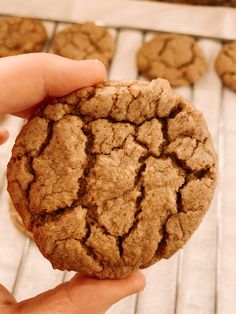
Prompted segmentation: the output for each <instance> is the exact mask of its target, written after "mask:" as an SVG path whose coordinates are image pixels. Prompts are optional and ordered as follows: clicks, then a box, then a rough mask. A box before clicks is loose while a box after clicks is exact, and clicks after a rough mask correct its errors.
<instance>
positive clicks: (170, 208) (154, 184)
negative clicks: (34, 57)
mask: <svg viewBox="0 0 236 314" xmlns="http://www.w3.org/2000/svg"><path fill="white" fill-rule="evenodd" d="M7 177H8V190H9V192H10V195H11V197H12V200H13V202H14V205H15V207H16V209H17V211H18V212H19V214H20V215H21V217H22V219H23V221H24V224H25V225H26V226H27V229H28V230H30V231H32V233H33V235H34V240H35V242H36V244H37V245H38V247H39V249H40V251H41V252H42V254H43V255H44V256H45V257H46V258H48V259H49V260H50V262H51V263H52V265H53V267H54V268H57V269H61V270H64V269H67V270H74V271H78V272H81V273H83V274H85V275H88V276H95V277H97V278H120V277H123V276H126V275H128V274H129V273H131V272H133V271H135V270H138V269H140V268H144V267H147V266H149V265H151V264H153V263H155V262H156V261H158V260H160V259H161V258H169V257H170V256H171V255H172V254H174V253H175V252H176V251H177V250H178V249H179V248H182V246H183V245H184V244H185V242H186V241H187V240H188V239H189V238H190V236H191V234H192V233H193V232H194V230H195V229H196V228H197V227H198V225H199V224H200V222H201V220H202V218H203V216H204V214H205V212H206V211H207V209H208V207H209V205H210V202H211V200H212V197H213V193H214V190H215V185H216V154H215V151H214V148H213V146H212V140H211V136H210V134H209V131H208V128H207V125H206V122H205V120H204V118H203V116H202V113H200V112H199V111H198V110H196V109H195V108H194V107H193V106H192V105H191V104H189V103H187V102H186V101H184V100H183V99H182V98H181V97H180V96H177V95H176V94H175V93H174V92H173V91H172V89H171V88H170V85H169V83H168V82H167V81H166V80H162V79H157V80H154V81H152V82H151V83H148V82H141V81H130V82H127V81H124V82H123V81H120V82H119V81H116V82H106V83H103V84H99V85H96V86H94V87H88V88H84V89H81V90H78V91H76V92H74V93H72V94H70V95H68V96H65V97H62V98H56V99H53V100H50V101H49V103H48V104H47V105H46V106H45V107H43V108H42V109H41V110H40V111H39V112H38V113H37V114H36V115H35V116H33V117H32V118H31V119H30V120H29V121H28V123H27V124H26V125H25V126H24V127H23V129H22V131H21V132H20V134H19V135H18V137H17V139H16V142H15V145H14V147H13V150H12V157H11V160H10V162H9V165H8V172H7Z"/></svg>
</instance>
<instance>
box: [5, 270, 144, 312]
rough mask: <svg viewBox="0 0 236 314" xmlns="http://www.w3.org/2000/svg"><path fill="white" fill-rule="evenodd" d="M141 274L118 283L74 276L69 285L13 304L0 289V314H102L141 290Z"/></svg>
mask: <svg viewBox="0 0 236 314" xmlns="http://www.w3.org/2000/svg"><path fill="white" fill-rule="evenodd" d="M144 286H145V279H144V276H143V275H142V273H141V272H137V273H134V274H132V275H130V276H129V277H126V278H124V279H118V280H99V279H91V278H85V277H81V276H79V275H75V277H74V278H72V279H71V280H70V281H69V282H66V283H63V284H61V285H59V286H57V287H56V288H55V289H53V290H49V291H47V292H44V293H42V294H39V295H38V296H36V297H34V298H32V299H29V300H26V301H22V302H19V303H16V301H15V299H14V298H13V296H12V295H11V294H10V293H9V292H8V291H7V290H6V289H5V288H4V287H3V286H0V313H1V314H54V313H56V314H64V313H66V314H102V313H105V311H107V310H108V309H109V307H111V306H112V305H113V304H114V303H116V302H117V301H119V300H120V299H122V298H124V297H126V296H128V295H131V294H133V293H137V292H139V291H141V290H143V289H144Z"/></svg>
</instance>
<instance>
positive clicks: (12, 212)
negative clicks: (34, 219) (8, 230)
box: [9, 200, 33, 239]
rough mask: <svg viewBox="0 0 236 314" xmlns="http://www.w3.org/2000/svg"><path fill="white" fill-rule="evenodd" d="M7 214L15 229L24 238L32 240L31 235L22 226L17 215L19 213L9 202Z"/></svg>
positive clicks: (20, 219)
mask: <svg viewBox="0 0 236 314" xmlns="http://www.w3.org/2000/svg"><path fill="white" fill-rule="evenodd" d="M9 213H10V217H11V220H12V222H13V223H14V225H15V226H16V228H17V229H18V230H19V231H20V232H22V233H23V234H24V235H25V236H26V237H28V238H30V239H33V236H32V233H31V232H30V231H28V230H27V229H26V227H25V226H24V224H23V221H22V218H21V216H20V215H19V213H18V212H17V211H16V209H15V207H14V205H13V204H12V201H11V200H10V201H9Z"/></svg>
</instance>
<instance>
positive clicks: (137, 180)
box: [117, 163, 146, 258]
mask: <svg viewBox="0 0 236 314" xmlns="http://www.w3.org/2000/svg"><path fill="white" fill-rule="evenodd" d="M145 169H146V164H145V163H143V164H142V165H141V166H140V168H139V171H138V173H137V175H136V178H135V186H139V185H140V183H141V181H142V174H143V172H144V171H145ZM139 191H140V193H141V194H140V196H138V197H137V199H136V206H135V207H136V211H135V214H134V221H133V224H132V225H131V226H130V228H129V230H128V231H127V232H126V233H125V234H123V235H122V236H119V237H118V239H117V241H118V248H119V253H120V257H121V258H122V257H123V253H124V249H123V243H124V241H125V240H126V239H127V238H128V237H129V236H130V234H131V233H132V232H133V231H134V230H135V229H136V228H137V226H138V224H139V218H138V216H139V215H140V213H141V212H142V210H143V209H142V201H143V200H144V199H145V188H144V186H143V184H141V186H140V187H139Z"/></svg>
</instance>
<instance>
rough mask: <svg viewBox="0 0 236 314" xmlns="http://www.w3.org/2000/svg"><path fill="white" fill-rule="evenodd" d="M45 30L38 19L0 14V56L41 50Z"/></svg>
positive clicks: (45, 35) (45, 34) (45, 33)
mask: <svg viewBox="0 0 236 314" xmlns="http://www.w3.org/2000/svg"><path fill="white" fill-rule="evenodd" d="M46 41H47V32H46V29H45V27H44V26H43V24H42V23H41V22H40V21H37V20H34V19H29V18H24V17H16V16H0V57H7V56H13V55H17V54H21V53H29V52H39V51H42V49H43V47H44V45H45V43H46Z"/></svg>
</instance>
